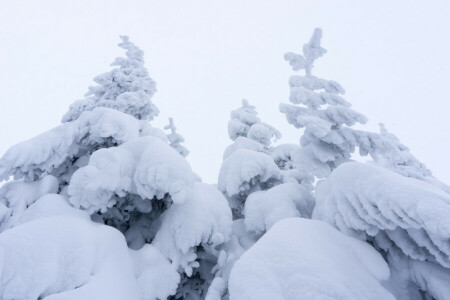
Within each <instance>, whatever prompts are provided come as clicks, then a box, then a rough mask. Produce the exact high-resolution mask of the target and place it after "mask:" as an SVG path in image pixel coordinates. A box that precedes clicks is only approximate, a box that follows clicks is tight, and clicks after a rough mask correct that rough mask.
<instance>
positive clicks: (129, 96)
mask: <svg viewBox="0 0 450 300" xmlns="http://www.w3.org/2000/svg"><path fill="white" fill-rule="evenodd" d="M120 38H121V39H122V42H121V43H120V44H119V46H120V47H121V48H123V49H125V50H127V51H126V58H122V57H118V58H116V60H115V61H114V62H113V63H112V64H111V65H112V66H117V67H116V68H114V69H113V70H111V71H110V72H107V73H104V74H101V75H99V76H97V77H95V78H94V81H95V82H96V83H97V84H98V85H97V86H91V87H89V92H88V93H87V94H86V95H85V96H86V98H84V99H81V100H78V101H76V102H74V103H73V104H72V105H71V106H70V109H69V111H68V112H67V113H66V114H65V115H64V116H63V118H62V121H63V122H70V121H73V120H76V119H78V118H79V117H80V116H81V114H82V113H83V112H84V111H91V110H93V109H94V108H96V107H108V108H112V109H115V110H118V111H121V112H123V113H126V114H129V115H131V116H133V117H135V118H137V119H143V120H153V118H154V117H155V116H157V115H158V113H159V110H158V108H157V107H156V106H155V105H154V104H153V103H152V102H151V98H152V96H153V94H154V93H155V92H156V83H155V82H154V81H153V80H152V79H151V78H150V77H149V75H148V71H147V69H146V68H145V67H144V52H143V51H142V50H141V49H139V48H138V47H137V46H136V45H134V44H133V43H132V42H130V41H129V38H128V37H127V36H121V37H120Z"/></svg>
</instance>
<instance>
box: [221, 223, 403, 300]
mask: <svg viewBox="0 0 450 300" xmlns="http://www.w3.org/2000/svg"><path fill="white" fill-rule="evenodd" d="M388 278H389V268H388V267H387V265H386V263H385V262H384V261H383V258H382V257H381V255H379V254H378V253H377V252H376V251H375V250H374V249H373V248H371V247H370V246H369V245H367V244H366V243H364V242H362V241H359V240H356V239H353V238H351V237H348V236H345V235H344V234H342V233H340V232H339V231H337V230H335V229H334V228H332V227H331V226H329V225H328V224H326V223H324V222H320V221H315V220H306V219H301V218H291V219H285V220H282V221H280V222H278V223H276V224H275V225H274V226H273V227H272V228H271V229H270V230H269V231H268V232H267V233H266V234H265V235H263V236H262V237H261V239H260V240H259V241H258V242H256V244H255V245H254V246H253V247H251V248H250V249H249V250H248V251H247V252H245V253H244V254H243V255H242V256H241V258H240V259H239V260H238V261H237V262H236V264H235V265H234V268H233V269H232V271H231V275H230V283H229V290H230V300H241V299H242V300H253V299H254V300H266V299H267V300H297V299H298V300H300V299H373V300H378V299H386V300H387V299H392V300H393V299H395V298H394V297H393V296H392V295H391V294H390V293H389V292H388V291H387V290H386V289H385V288H383V286H382V285H381V282H383V281H386V280H387V279H388Z"/></svg>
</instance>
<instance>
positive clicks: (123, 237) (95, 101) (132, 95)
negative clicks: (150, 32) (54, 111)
mask: <svg viewBox="0 0 450 300" xmlns="http://www.w3.org/2000/svg"><path fill="white" fill-rule="evenodd" d="M122 40H123V42H122V43H121V44H120V45H121V47H123V48H125V49H127V58H124V59H121V58H119V59H116V61H115V63H114V65H118V66H119V67H118V68H116V69H114V70H112V71H111V72H109V73H106V74H103V75H100V76H98V77H97V78H96V79H95V81H96V82H97V83H99V86H96V87H91V88H90V92H89V93H88V94H89V96H88V98H86V99H84V100H81V101H77V102H75V104H74V105H72V106H71V108H70V110H69V112H68V113H66V115H65V116H64V118H63V121H64V123H63V124H61V125H59V126H57V127H55V128H53V129H51V130H49V131H47V132H45V133H43V134H41V135H38V136H36V137H34V138H32V139H30V140H28V141H25V142H22V143H20V144H17V145H15V146H13V147H11V148H10V149H9V150H8V151H7V152H6V153H5V155H4V156H3V157H2V158H1V159H0V179H2V180H8V179H9V178H10V176H14V178H15V180H13V181H9V182H7V183H6V184H4V185H3V186H2V187H1V188H0V221H1V223H0V230H4V233H2V238H0V261H5V263H2V264H0V277H1V281H0V299H37V298H38V297H44V296H49V297H53V296H54V297H58V296H55V295H54V294H58V295H59V294H61V297H65V296H66V295H67V297H72V298H71V299H81V298H83V299H87V298H103V297H107V298H108V299H166V298H168V297H172V298H173V299H200V298H204V297H205V294H206V292H207V288H208V286H209V285H210V283H211V282H212V280H213V279H214V274H213V273H212V272H211V271H212V270H213V268H214V266H215V265H216V263H217V259H218V255H219V252H218V250H217V249H216V248H217V247H219V246H220V245H222V244H224V243H226V242H227V241H228V240H229V239H230V233H231V222H232V217H231V210H230V208H229V207H228V204H227V201H226V199H225V198H224V196H223V195H222V194H221V193H220V192H219V191H218V190H217V189H216V188H215V187H213V186H211V185H208V184H204V183H201V182H200V179H199V177H198V176H197V175H196V174H195V173H194V172H193V171H192V170H191V167H190V166H189V164H188V163H187V161H186V160H185V159H184V157H183V156H181V155H180V154H179V153H178V152H177V151H176V150H175V149H173V148H172V147H171V145H169V143H168V140H167V137H166V135H165V133H164V132H163V131H162V130H160V129H156V128H153V127H151V126H150V125H149V123H148V121H149V120H151V119H152V118H153V117H154V116H155V115H156V114H157V109H156V107H155V106H154V105H153V104H152V103H151V102H150V98H151V96H152V95H153V93H154V91H155V88H154V87H155V84H154V82H153V81H152V80H151V79H150V77H148V73H147V71H146V69H145V67H144V65H143V52H142V51H141V50H140V49H139V48H137V47H136V46H134V44H132V43H131V42H129V40H128V38H126V37H122ZM173 129H174V128H173ZM71 206H72V207H71ZM94 222H95V223H100V224H101V225H99V224H94ZM105 225H109V226H105ZM52 226H54V227H55V228H52ZM113 227H114V228H116V229H117V230H116V229H114V228H113ZM40 231H42V232H43V233H46V234H48V235H49V236H51V237H52V238H51V241H50V242H49V243H47V244H46V240H47V238H46V236H43V233H41V234H40V233H39V232H40ZM88 232H91V233H92V234H88ZM6 233H8V234H6ZM4 234H5V235H4ZM27 235H33V236H34V235H36V238H33V239H31V240H29V241H26V240H25V241H21V240H20V239H22V237H26V236H27ZM14 236H17V238H18V239H19V240H17V241H16V240H15V238H14ZM67 239H69V240H71V239H73V242H72V243H69V244H67V243H66V241H65V240H67ZM125 241H126V242H125ZM22 244H26V246H23V245H22ZM21 245H22V246H21ZM126 245H128V247H129V249H127V247H126ZM15 247H22V248H24V249H26V250H27V251H19V252H17V253H16V252H14V251H15V250H14V248H15ZM73 249H77V251H75V252H74V250H73ZM78 251H79V252H80V253H79V254H76V252H78ZM108 251H110V252H111V254H110V253H108ZM28 253H33V254H28ZM33 260H39V261H41V263H40V264H38V265H36V266H34V265H33ZM50 260H51V261H52V262H50ZM69 262H70V266H69V265H68V263H69ZM46 266H50V269H49V268H46ZM72 266H73V267H72ZM78 266H79V267H78ZM16 267H17V270H15V268H16ZM53 269H54V270H56V271H55V272H54V273H52V271H51V270H53ZM28 270H34V271H35V272H34V271H32V272H29V271H28ZM122 271H123V273H122ZM92 274H95V275H94V276H93V275H92ZM42 275H44V276H42ZM161 276H164V277H163V278H161ZM108 280H110V282H109V283H108V284H113V285H114V287H111V289H110V290H107V289H108V287H107V284H106V283H107V281H108ZM23 282H30V283H32V284H30V286H29V287H26V288H25V287H24V288H20V284H21V283H23ZM2 293H3V294H2ZM77 297H78V298H77Z"/></svg>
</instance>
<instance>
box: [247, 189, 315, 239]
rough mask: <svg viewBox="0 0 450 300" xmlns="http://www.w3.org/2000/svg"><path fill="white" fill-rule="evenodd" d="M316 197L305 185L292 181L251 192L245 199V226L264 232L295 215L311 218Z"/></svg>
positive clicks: (248, 228)
mask: <svg viewBox="0 0 450 300" xmlns="http://www.w3.org/2000/svg"><path fill="white" fill-rule="evenodd" d="M313 209H314V198H313V196H312V194H311V193H310V191H309V190H308V189H307V188H306V187H305V186H303V185H301V184H298V183H294V182H290V183H284V184H280V185H277V186H275V187H273V188H271V189H269V190H267V191H257V192H254V193H252V194H250V195H249V196H248V197H247V199H246V201H245V209H244V215H245V221H244V222H245V227H246V228H247V230H248V231H253V232H255V233H257V234H262V233H264V232H266V231H267V230H269V229H270V228H271V227H272V226H273V224H275V223H276V222H278V221H280V220H282V219H287V218H293V217H304V218H311V213H312V211H313Z"/></svg>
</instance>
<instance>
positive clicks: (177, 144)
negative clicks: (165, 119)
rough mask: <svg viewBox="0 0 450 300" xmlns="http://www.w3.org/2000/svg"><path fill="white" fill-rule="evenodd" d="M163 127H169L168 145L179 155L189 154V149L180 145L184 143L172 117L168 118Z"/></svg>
mask: <svg viewBox="0 0 450 300" xmlns="http://www.w3.org/2000/svg"><path fill="white" fill-rule="evenodd" d="M164 129H166V130H167V129H169V130H170V133H169V134H167V139H168V140H169V143H170V146H171V147H172V148H173V149H175V150H177V152H178V153H180V155H181V156H183V157H186V156H188V154H189V150H188V149H187V148H186V147H184V146H183V145H181V143H184V137H183V136H182V135H181V134H179V133H178V132H177V128H176V127H175V123H174V122H173V118H169V124H168V125H166V126H164Z"/></svg>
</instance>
